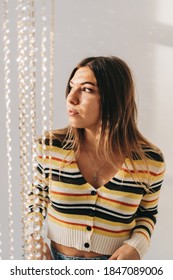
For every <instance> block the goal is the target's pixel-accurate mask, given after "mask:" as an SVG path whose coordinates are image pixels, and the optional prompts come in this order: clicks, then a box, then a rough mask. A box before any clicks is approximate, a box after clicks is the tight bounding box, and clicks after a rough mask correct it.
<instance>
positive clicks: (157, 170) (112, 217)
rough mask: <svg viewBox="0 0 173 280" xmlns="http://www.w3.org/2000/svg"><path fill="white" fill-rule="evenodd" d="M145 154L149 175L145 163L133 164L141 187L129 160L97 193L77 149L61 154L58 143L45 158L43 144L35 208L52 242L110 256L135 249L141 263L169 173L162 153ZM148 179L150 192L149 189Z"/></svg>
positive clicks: (48, 151)
mask: <svg viewBox="0 0 173 280" xmlns="http://www.w3.org/2000/svg"><path fill="white" fill-rule="evenodd" d="M145 154H146V156H147V164H148V171H147V170H146V165H145V164H144V162H143V160H141V159H140V158H138V159H134V163H135V165H136V168H137V170H138V174H140V183H139V181H138V182H137V181H136V180H134V176H133V168H132V166H131V163H130V161H129V159H128V158H126V160H125V162H124V164H123V165H122V167H121V169H120V170H119V171H118V172H117V173H116V174H115V176H114V177H113V178H112V179H111V180H110V181H109V182H107V183H106V184H105V185H104V186H101V187H99V188H98V189H95V188H94V187H93V186H92V185H91V184H90V183H88V182H87V181H86V180H85V178H84V177H83V176H82V174H81V172H80V170H79V167H78V165H77V162H76V161H75V157H74V151H73V150H69V149H68V148H66V149H63V148H62V146H61V143H60V142H59V141H58V140H53V143H52V145H51V146H50V145H46V149H45V150H44V154H43V149H42V145H41V144H38V147H37V164H38V165H37V178H36V182H35V185H36V188H37V195H38V198H39V200H38V201H39V202H37V206H38V207H39V211H40V216H42V217H43V218H45V216H47V222H48V238H49V239H50V240H53V241H55V242H57V243H60V244H63V245H66V246H70V247H74V248H77V249H79V250H84V251H93V252H97V253H100V254H106V255H112V254H113V253H114V252H115V251H116V249H118V248H119V247H120V246H122V245H123V244H124V243H127V244H129V245H131V246H133V247H134V248H136V250H137V251H138V253H139V255H140V257H141V258H142V257H143V255H144V254H145V253H146V251H147V248H148V246H149V243H150V238H151V234H152V232H153V230H154V225H155V223H156V215H157V213H158V199H159V193H160V188H161V185H162V181H163V175H164V170H165V164H164V160H163V158H162V156H161V155H160V154H158V153H157V152H156V151H154V150H152V149H151V148H145ZM50 170H51V177H50V176H49V175H50ZM147 172H148V174H147V176H146V173H147ZM141 180H142V182H143V184H142V185H141ZM148 180H149V182H150V192H149V193H148V192H147V191H146V188H145V186H146V184H148ZM33 197H34V195H33V193H31V194H30V206H29V207H30V213H29V215H31V216H30V217H32V216H33V215H34V212H33V205H34V203H33V201H34V200H33Z"/></svg>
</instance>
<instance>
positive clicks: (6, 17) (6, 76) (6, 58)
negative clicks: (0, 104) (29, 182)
mask: <svg viewBox="0 0 173 280" xmlns="http://www.w3.org/2000/svg"><path fill="white" fill-rule="evenodd" d="M9 33H10V30H9V10H8V0H4V1H3V41H4V65H5V66H4V83H5V100H6V131H7V163H8V228H9V257H10V259H14V255H13V254H14V247H13V246H14V238H13V233H14V230H13V212H12V207H13V204H12V200H13V195H12V189H13V188H12V175H11V173H12V155H11V150H12V147H11V127H10V123H11V107H10V104H11V99H10V95H11V89H10V82H11V81H10V57H9V54H10V39H9ZM0 235H1V234H0ZM0 237H1V236H0Z"/></svg>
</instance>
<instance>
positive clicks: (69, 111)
mask: <svg viewBox="0 0 173 280" xmlns="http://www.w3.org/2000/svg"><path fill="white" fill-rule="evenodd" d="M67 112H68V114H69V115H70V116H75V115H79V113H78V111H76V110H74V109H68V111H67Z"/></svg>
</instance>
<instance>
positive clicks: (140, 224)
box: [124, 161, 165, 258]
mask: <svg viewBox="0 0 173 280" xmlns="http://www.w3.org/2000/svg"><path fill="white" fill-rule="evenodd" d="M152 173H153V174H152V183H151V184H150V190H149V192H145V194H144V196H143V198H142V200H141V202H140V205H139V207H138V210H137V212H136V219H135V220H136V225H135V227H134V229H133V232H132V235H131V238H130V239H128V240H126V241H125V242H124V243H126V244H129V245H131V246H133V247H134V248H135V249H136V250H137V251H138V253H139V255H140V258H142V257H143V256H144V255H145V253H146V252H147V250H148V247H149V245H150V241H151V235H152V233H153V231H154V226H155V224H156V217H157V214H158V201H159V196H160V189H161V185H162V182H163V178H164V173H165V163H164V161H162V162H160V163H159V167H158V164H157V168H155V172H152Z"/></svg>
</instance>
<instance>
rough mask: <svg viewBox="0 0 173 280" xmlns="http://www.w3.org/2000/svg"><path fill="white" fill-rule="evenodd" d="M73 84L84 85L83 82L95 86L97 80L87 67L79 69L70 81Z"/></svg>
mask: <svg viewBox="0 0 173 280" xmlns="http://www.w3.org/2000/svg"><path fill="white" fill-rule="evenodd" d="M71 81H72V82H73V83H84V82H87V81H88V82H92V83H93V84H95V85H96V84H97V80H96V78H95V76H94V73H93V72H92V71H91V69H90V68H89V67H81V68H79V69H78V70H77V71H76V72H75V74H74V76H73V78H72V79H71Z"/></svg>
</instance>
